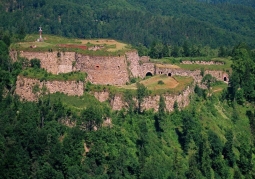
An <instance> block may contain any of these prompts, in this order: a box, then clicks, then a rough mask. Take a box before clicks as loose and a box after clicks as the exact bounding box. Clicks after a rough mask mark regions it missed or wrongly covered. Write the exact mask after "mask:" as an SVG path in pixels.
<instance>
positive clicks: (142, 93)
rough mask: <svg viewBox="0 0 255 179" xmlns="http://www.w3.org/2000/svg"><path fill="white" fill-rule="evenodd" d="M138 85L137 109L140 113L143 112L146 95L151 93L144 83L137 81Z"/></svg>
mask: <svg viewBox="0 0 255 179" xmlns="http://www.w3.org/2000/svg"><path fill="white" fill-rule="evenodd" d="M136 87H137V96H136V97H137V101H138V108H137V111H138V113H141V112H142V106H141V104H142V102H143V100H144V97H146V96H147V95H148V94H149V91H148V90H147V88H146V87H145V86H144V84H142V83H136Z"/></svg>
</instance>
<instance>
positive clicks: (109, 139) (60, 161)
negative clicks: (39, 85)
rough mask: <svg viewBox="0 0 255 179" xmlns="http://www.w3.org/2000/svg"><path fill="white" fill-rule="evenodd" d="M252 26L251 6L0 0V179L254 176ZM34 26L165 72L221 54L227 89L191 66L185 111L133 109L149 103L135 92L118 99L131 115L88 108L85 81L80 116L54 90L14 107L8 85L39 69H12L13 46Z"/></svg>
mask: <svg viewBox="0 0 255 179" xmlns="http://www.w3.org/2000/svg"><path fill="white" fill-rule="evenodd" d="M240 4H241V5H240ZM254 18H255V11H254V3H253V1H239V2H237V1H236V0H229V1H223V0H222V1H213V0H211V1H210V0H207V1H198V0H178V1H177V0H168V1H163V0H157V1H155V0H139V1H138V0H118V1H116V0H104V1H103V0H95V1H87V0H54V1H50V0H37V1H36V0H15V1H14V0H2V1H0V178H14V179H15V178H19V179H20V178H24V179H27V178H38V179H52V178H60V179H61V178H63V179H64V178H65V179H67V178H68V179H69V178H73V179H77V178H84V179H87V178H89V179H90V178H91V179H98V178H116V179H117V178H133V179H135V178H139V179H155V178H159V179H184V178H188V179H197V178H199V179H212V178H215V179H232V178H233V179H253V178H255V166H254V164H255V158H254V156H255V130H254V129H255V110H254V102H255V53H254V51H253V50H251V49H254V47H255V35H254V30H255V26H254V22H255V20H254ZM39 26H42V27H43V33H48V34H56V35H62V36H66V37H78V38H115V39H118V40H122V41H125V42H129V43H132V44H133V45H136V46H137V48H138V50H139V53H141V54H143V55H150V56H151V57H153V58H155V59H157V61H160V62H162V63H163V62H164V60H165V61H167V60H168V61H169V60H172V61H171V62H173V63H174V62H176V61H177V60H179V61H181V59H177V57H180V56H181V57H183V58H185V57H188V58H189V59H188V60H190V59H191V60H192V59H193V58H192V57H198V56H200V58H201V59H205V58H206V59H210V58H211V56H214V57H216V56H220V57H228V64H229V66H227V67H228V69H225V70H226V71H228V72H229V75H230V76H229V77H230V79H229V84H228V86H227V85H226V84H223V83H221V82H217V81H216V80H215V79H214V78H212V76H211V75H209V74H207V75H204V71H205V69H199V70H201V75H202V76H203V75H204V77H203V80H202V83H203V84H204V85H205V87H207V88H206V89H202V88H200V87H199V84H197V85H195V86H194V94H192V95H191V96H190V97H189V99H190V105H189V106H188V107H186V108H184V109H179V106H178V103H177V102H175V103H174V106H173V107H174V111H173V112H171V113H170V112H167V111H166V104H165V101H164V98H163V97H162V96H161V97H160V101H159V104H158V111H157V112H155V111H153V110H148V111H143V110H142V109H141V106H140V105H138V106H136V105H134V104H135V102H134V101H133V96H132V95H136V97H137V98H139V100H140V104H141V101H142V100H143V98H144V96H145V95H146V94H149V91H148V89H147V88H146V87H145V86H144V85H141V84H140V83H137V86H138V89H137V90H133V91H129V90H126V91H125V92H123V93H124V98H125V100H126V102H127V104H128V108H127V109H122V110H120V111H113V110H111V109H110V107H109V103H107V102H104V103H100V102H99V101H98V100H96V98H95V97H94V96H92V95H91V94H90V92H91V91H90V90H92V89H93V88H95V89H100V88H101V87H100V86H97V85H94V86H93V85H92V84H91V83H87V84H86V90H85V92H84V95H83V96H81V97H80V98H79V99H80V100H79V103H80V104H76V105H77V106H78V107H77V106H76V107H74V106H72V104H74V103H76V101H75V100H73V101H72V99H74V98H75V97H74V98H72V97H70V96H66V95H64V94H59V93H57V94H48V95H44V96H41V97H40V98H39V99H38V101H37V102H27V101H21V100H20V98H19V96H17V95H16V94H15V88H16V80H17V76H18V75H19V74H22V73H23V74H24V73H25V72H26V70H24V69H26V68H27V67H28V66H30V69H31V73H32V72H33V73H36V71H38V69H39V68H40V61H39V60H38V59H34V60H31V61H30V62H29V61H28V60H26V59H24V58H18V59H17V61H15V62H13V61H12V60H11V59H10V57H9V50H11V49H10V45H11V43H13V42H18V41H24V37H25V36H26V34H27V33H37V32H38V27H39ZM239 42H245V43H239ZM212 48H215V50H214V49H212ZM170 56H171V59H170ZM164 57H167V58H165V59H160V58H164ZM229 61H230V62H231V63H230V62H229ZM230 64H232V65H231V68H230ZM26 75H28V74H27V72H26ZM44 75H45V76H47V77H48V78H49V77H50V76H49V74H48V73H47V72H46V71H44ZM34 76H35V75H34ZM82 78H84V76H82ZM42 80H43V79H42ZM132 80H134V81H136V80H137V79H132ZM161 83H163V81H161ZM108 87H111V86H108ZM104 90H106V89H105V88H104ZM61 96H62V98H65V99H66V100H69V101H70V102H69V103H64V102H63V101H62V100H61ZM138 102H139V101H138ZM80 106H82V107H80ZM107 121H108V123H106V122H107ZM109 121H110V123H109Z"/></svg>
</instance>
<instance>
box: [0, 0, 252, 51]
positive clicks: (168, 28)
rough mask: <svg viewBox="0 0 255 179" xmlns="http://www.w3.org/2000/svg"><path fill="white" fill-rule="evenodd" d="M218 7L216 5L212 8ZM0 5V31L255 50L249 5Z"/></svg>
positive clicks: (67, 1)
mask: <svg viewBox="0 0 255 179" xmlns="http://www.w3.org/2000/svg"><path fill="white" fill-rule="evenodd" d="M216 2H217V3H216ZM227 2H228V3H226V1H220V2H218V1H206V2H200V1H196V0H185V1H174V0H168V1H163V0H157V1H154V0H147V1H137V0H127V1H123V0H119V1H112V0H107V1H102V0H97V1H86V0H82V1H81V0H61V1H60V0H56V1H49V0H39V1H35V0H15V1H14V0H3V1H1V2H0V12H1V13H0V24H1V25H0V28H3V29H4V30H8V31H9V33H19V34H21V35H22V34H24V33H38V27H39V26H42V27H43V33H48V34H56V35H61V36H67V37H78V38H114V39H118V40H122V41H125V42H128V43H131V44H132V45H141V44H142V45H144V46H146V47H149V46H150V45H151V44H152V43H153V42H157V41H159V42H161V43H163V44H165V45H171V46H173V45H179V46H181V45H182V44H183V43H184V42H185V41H188V42H189V43H190V44H192V45H197V46H198V45H202V46H205V45H208V46H210V47H211V48H218V47H219V46H227V47H230V46H233V45H236V44H237V43H239V42H246V43H247V44H248V45H249V46H251V47H255V43H254V39H255V36H254V30H255V29H254V25H253V24H254V18H255V11H254V8H253V5H254V2H253V1H245V2H243V1H239V2H242V4H240V3H235V2H237V1H227Z"/></svg>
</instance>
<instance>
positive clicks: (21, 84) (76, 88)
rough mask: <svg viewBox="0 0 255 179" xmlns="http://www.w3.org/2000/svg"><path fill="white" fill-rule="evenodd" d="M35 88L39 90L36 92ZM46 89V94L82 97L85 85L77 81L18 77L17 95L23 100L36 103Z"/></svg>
mask: <svg viewBox="0 0 255 179" xmlns="http://www.w3.org/2000/svg"><path fill="white" fill-rule="evenodd" d="M35 87H36V88H37V90H35ZM43 88H45V92H46V93H56V92H60V93H64V94H67V95H71V96H75V95H77V96H82V95H83V92H84V83H83V82H81V81H80V82H77V81H42V82H40V80H38V79H32V78H26V77H23V76H18V78H17V81H16V90H15V93H16V94H17V95H18V96H20V97H21V99H23V100H27V101H36V100H37V99H38V97H39V96H40V95H41V93H42V92H43Z"/></svg>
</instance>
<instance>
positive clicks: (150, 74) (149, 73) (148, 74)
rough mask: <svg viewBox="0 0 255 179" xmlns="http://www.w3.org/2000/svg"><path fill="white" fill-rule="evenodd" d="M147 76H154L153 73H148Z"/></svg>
mask: <svg viewBox="0 0 255 179" xmlns="http://www.w3.org/2000/svg"><path fill="white" fill-rule="evenodd" d="M145 76H153V75H152V73H151V72H147V73H146V75H145Z"/></svg>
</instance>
